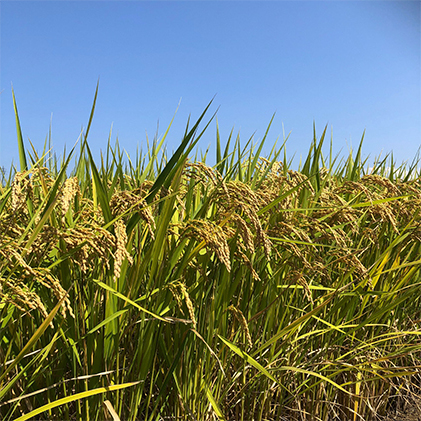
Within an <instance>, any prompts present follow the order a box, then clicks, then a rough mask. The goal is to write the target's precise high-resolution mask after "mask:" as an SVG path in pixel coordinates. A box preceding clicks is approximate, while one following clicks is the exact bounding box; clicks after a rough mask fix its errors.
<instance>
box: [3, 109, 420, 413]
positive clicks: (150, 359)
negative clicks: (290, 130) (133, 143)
mask: <svg viewBox="0 0 421 421" xmlns="http://www.w3.org/2000/svg"><path fill="white" fill-rule="evenodd" d="M15 109H16V117H17V118H16V120H17V124H18V127H19V129H18V133H21V131H20V123H19V119H18V116H17V108H15ZM92 115H93V110H92V113H91V118H90V120H91V119H92ZM204 115H205V113H204V114H203V115H202V116H201V117H200V118H199V120H198V122H197V123H196V124H195V125H194V126H193V127H192V129H189V127H187V129H186V136H185V138H184V140H183V141H182V143H181V145H180V148H179V149H178V150H177V151H176V153H175V155H174V157H175V158H174V157H173V158H171V159H169V160H167V159H166V157H165V155H164V154H163V153H161V151H160V148H161V146H162V144H163V140H164V139H162V140H161V141H160V142H159V143H158V142H157V141H154V142H153V144H152V145H151V146H150V148H149V149H148V151H147V153H146V154H144V155H142V154H139V155H138V156H137V157H136V162H132V161H131V160H130V159H128V160H127V161H123V155H122V153H121V151H120V149H119V147H118V145H116V146H115V148H111V147H110V146H108V149H107V151H106V156H105V157H102V160H101V162H100V165H96V164H95V163H94V161H93V159H92V155H91V152H90V150H89V147H88V144H87V142H86V137H87V133H85V134H84V136H83V139H82V142H81V147H80V151H79V155H78V157H77V158H76V164H75V168H74V169H73V170H72V171H70V170H69V168H68V165H69V162H70V158H71V157H72V155H73V154H74V151H72V152H71V154H70V155H69V156H67V157H66V156H65V157H63V159H62V163H61V164H59V163H58V161H57V160H55V159H54V158H53V157H51V154H50V153H46V151H45V149H46V148H44V152H43V153H42V154H41V155H40V156H38V155H37V153H36V152H35V151H34V150H33V151H32V153H28V152H27V151H25V150H24V149H23V148H24V147H23V142H22V141H20V142H19V146H20V151H21V154H20V156H21V171H15V170H13V169H12V170H11V171H10V174H9V176H6V174H3V182H2V185H1V188H0V232H1V236H0V316H1V324H0V340H1V346H0V362H1V364H0V418H1V419H2V420H16V419H18V420H21V421H22V420H26V419H30V418H33V419H37V418H40V419H41V418H42V419H49V420H63V419H66V420H88V419H89V420H104V419H114V420H115V419H121V420H150V421H153V420H169V419H171V420H217V419H221V420H244V421H249V420H282V419H285V420H324V421H328V420H369V419H380V418H381V416H382V415H384V414H385V413H386V412H387V411H388V410H389V408H390V407H392V406H393V405H397V403H398V402H399V401H400V400H403V399H407V398H410V397H411V395H413V394H414V395H416V394H419V387H420V376H419V374H417V373H419V367H420V363H421V358H420V349H421V340H420V333H421V331H420V328H419V324H420V320H421V310H420V309H421V303H420V296H421V294H420V292H421V291H420V289H421V288H420V285H421V276H420V264H421V224H420V222H421V218H420V209H421V206H420V205H421V182H420V177H419V174H418V173H417V172H416V171H417V170H416V166H412V167H409V168H406V167H399V168H396V167H395V166H394V163H393V162H390V163H389V162H386V160H385V161H382V162H378V163H377V164H375V165H374V167H373V168H371V169H370V171H368V170H364V162H361V145H360V148H359V149H358V152H357V154H356V156H355V157H354V156H353V155H352V153H350V156H349V157H348V158H347V159H346V160H345V161H341V162H339V163H336V160H335V159H333V158H332V157H329V161H328V162H329V163H327V161H326V160H325V158H324V156H323V154H322V152H321V150H322V144H323V142H324V138H325V132H326V130H325V131H324V132H323V134H322V136H321V137H320V139H319V140H317V138H316V134H315V135H314V141H313V144H312V146H311V148H310V151H309V154H308V157H307V159H306V160H305V162H304V163H303V165H302V166H301V168H300V169H299V170H298V171H293V170H292V169H291V168H290V166H289V164H288V161H287V159H286V153H285V148H284V145H283V146H282V147H280V148H279V149H276V148H274V149H273V150H272V152H271V153H270V155H269V156H268V157H266V158H263V157H260V156H259V154H260V151H261V146H262V144H260V145H259V146H258V148H257V153H256V151H255V148H254V147H253V146H252V145H251V146H248V147H247V148H244V149H241V147H240V142H239V139H237V141H236V142H235V143H234V145H233V146H232V147H231V146H230V145H231V137H230V138H229V139H228V141H227V145H226V148H225V150H224V151H222V149H221V144H220V138H219V133H218V134H217V141H216V143H217V153H216V156H217V163H216V165H214V166H213V167H210V166H208V165H207V164H206V161H205V160H204V159H202V160H201V161H198V160H195V161H192V160H190V159H189V154H190V153H191V150H192V148H193V147H194V145H195V144H196V142H197V140H198V139H199V138H200V136H201V135H202V133H203V132H200V133H199V132H198V126H199V123H200V122H201V120H203V117H204ZM208 124H209V123H208ZM89 126H90V122H89V124H88V129H89ZM206 127H207V125H206ZM206 127H205V128H206ZM167 133H168V131H167V132H166V134H167ZM166 134H165V136H166ZM165 136H164V138H165ZM265 137H266V136H265ZM281 154H282V155H283V157H284V158H283V160H280V159H279V157H280V156H281ZM29 163H30V164H29ZM68 174H70V175H68Z"/></svg>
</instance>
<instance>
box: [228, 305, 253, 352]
mask: <svg viewBox="0 0 421 421" xmlns="http://www.w3.org/2000/svg"><path fill="white" fill-rule="evenodd" d="M228 310H230V311H231V312H232V313H233V314H234V316H235V318H236V319H237V320H238V321H239V322H240V325H241V327H242V329H243V331H244V333H245V335H246V339H247V344H248V346H249V347H250V348H251V347H252V346H253V341H252V340H251V335H250V330H249V326H248V323H247V320H246V318H245V317H244V314H243V312H242V311H241V310H240V309H239V308H237V307H234V305H232V304H231V305H230V306H229V307H228Z"/></svg>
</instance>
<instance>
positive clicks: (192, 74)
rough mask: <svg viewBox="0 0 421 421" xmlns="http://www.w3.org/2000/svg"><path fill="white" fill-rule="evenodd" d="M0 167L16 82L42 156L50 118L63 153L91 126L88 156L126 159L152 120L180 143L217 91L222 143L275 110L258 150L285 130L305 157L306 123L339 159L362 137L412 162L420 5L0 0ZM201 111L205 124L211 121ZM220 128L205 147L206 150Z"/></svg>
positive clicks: (11, 147)
mask: <svg viewBox="0 0 421 421" xmlns="http://www.w3.org/2000/svg"><path fill="white" fill-rule="evenodd" d="M0 7H1V9H0V13H1V63H0V70H1V74H0V79H1V80H0V84H1V86H0V88H1V90H2V93H1V95H0V101H1V138H0V165H2V166H4V167H6V169H8V168H10V163H11V162H12V160H13V162H14V163H15V164H16V165H18V162H19V158H18V153H17V146H16V128H15V119H14V114H13V102H12V93H11V92H12V90H11V83H13V87H14V91H15V95H16V99H17V104H18V110H19V115H20V119H21V124H22V129H23V135H24V139H25V141H26V143H27V144H28V139H30V140H31V141H32V142H33V144H34V145H35V146H36V148H37V149H38V150H41V149H42V146H43V144H44V140H45V137H46V135H47V133H48V129H49V124H50V117H51V114H52V115H53V117H52V139H53V146H54V150H55V151H56V152H57V153H58V154H59V155H61V153H62V151H63V148H64V145H66V147H67V150H69V149H70V148H71V147H72V146H73V145H74V144H75V142H76V140H77V138H78V136H79V133H80V130H81V127H82V126H85V127H86V125H87V122H88V118H89V113H90V109H91V106H92V101H93V96H94V92H95V87H96V83H97V80H98V78H99V79H100V86H99V95H98V101H97V108H96V114H95V117H94V121H93V124H92V127H91V132H90V135H89V143H90V146H91V149H92V150H93V151H95V153H96V154H98V153H99V150H100V149H102V150H104V149H105V147H106V144H107V139H108V135H109V131H110V128H111V124H113V134H112V141H113V142H114V141H115V139H116V137H117V136H118V139H119V142H120V145H121V147H122V148H124V149H126V150H127V151H128V152H129V154H130V155H133V154H134V153H135V151H136V147H137V146H138V145H139V146H140V147H142V146H143V148H145V139H146V134H145V132H147V133H148V135H149V138H150V139H151V138H153V136H154V134H155V132H156V127H157V122H158V120H159V134H160V135H162V134H163V133H164V131H165V128H166V127H167V125H168V124H169V122H170V121H171V118H172V117H173V114H174V112H175V110H176V108H177V105H178V103H179V101H180V99H181V105H180V107H179V110H178V112H177V115H176V117H175V122H174V124H173V127H172V129H171V131H170V134H169V137H168V138H167V147H168V150H169V151H172V150H175V148H176V147H177V145H178V143H179V142H180V139H181V138H182V135H183V132H184V129H185V125H186V122H187V118H188V116H189V114H191V115H192V119H193V120H194V119H196V118H197V117H198V116H199V115H200V113H201V112H202V111H203V109H204V108H205V106H206V105H207V103H208V102H209V101H210V100H211V99H212V98H213V97H214V96H215V95H216V97H215V100H214V103H213V105H212V108H211V111H212V112H214V111H216V109H217V108H218V107H219V110H218V114H217V116H218V122H219V126H220V132H221V136H222V140H223V142H225V140H226V139H227V137H228V134H229V132H230V130H231V129H232V127H234V133H235V134H236V133H237V132H238V131H240V137H241V139H242V142H243V143H245V142H246V141H247V140H248V139H249V137H250V136H252V135H253V133H254V132H255V135H254V138H255V141H256V142H257V141H258V140H259V139H261V138H262V137H263V135H264V132H265V130H266V127H267V125H268V123H269V121H270V119H271V117H272V114H273V113H274V112H276V116H275V120H274V123H273V125H272V129H271V131H270V133H269V137H268V140H267V148H266V152H267V151H268V150H269V147H270V146H271V145H272V144H273V143H274V142H275V140H276V139H277V138H278V137H279V136H280V141H282V126H284V128H285V133H286V134H288V133H289V132H291V135H290V138H289V140H288V142H287V152H288V155H289V156H290V157H292V155H293V154H294V153H295V154H296V156H297V157H299V156H300V155H303V156H306V155H307V151H308V148H309V145H310V143H311V139H312V130H313V121H315V123H316V129H317V133H318V135H320V134H321V132H322V130H323V128H324V126H325V125H326V124H328V126H329V129H328V133H329V138H330V132H331V130H332V131H333V143H334V149H335V151H337V152H338V151H340V150H341V149H342V153H343V154H345V155H347V154H348V150H349V147H350V146H352V147H353V148H354V149H356V147H357V146H358V144H359V141H360V139H361V135H362V133H363V131H364V129H366V135H365V142H364V147H363V154H364V156H368V155H369V156H370V157H371V158H374V157H376V156H378V155H379V154H380V153H383V156H384V155H385V154H386V153H388V152H390V151H393V152H394V156H395V158H396V160H397V161H398V163H400V162H402V161H405V160H408V161H411V160H412V158H413V157H414V155H415V154H416V152H417V150H418V148H419V147H420V145H421V105H420V103H421V84H420V79H421V58H420V50H421V48H420V44H421V35H420V21H421V16H420V3H419V2H418V1H308V2H307V1H271V2H263V1H255V2H249V1H247V2H246V1H235V2H228V1H226V2H225V1H213V2H205V1H187V2H176V1H167V2H144V1H126V2H123V1H109V2H106V1H103V2H102V1H90V2H88V1H73V2H70V1H1V3H0ZM212 112H211V113H210V114H209V117H210V116H211V115H212ZM215 127H216V125H215V122H212V123H211V126H210V128H209V129H208V131H207V133H206V134H205V136H204V138H203V140H202V141H201V143H200V146H199V147H200V149H201V150H202V151H204V150H205V149H206V148H207V147H208V146H209V145H210V148H211V152H210V154H211V157H212V156H213V155H214V150H215Z"/></svg>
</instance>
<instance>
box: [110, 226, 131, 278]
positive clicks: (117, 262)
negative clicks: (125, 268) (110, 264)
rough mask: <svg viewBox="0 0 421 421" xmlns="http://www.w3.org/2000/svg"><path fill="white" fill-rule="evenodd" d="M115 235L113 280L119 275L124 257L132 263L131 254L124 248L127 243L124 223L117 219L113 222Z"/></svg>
mask: <svg viewBox="0 0 421 421" xmlns="http://www.w3.org/2000/svg"><path fill="white" fill-rule="evenodd" d="M114 227H115V235H116V252H115V254H114V275H113V280H114V282H116V281H117V279H118V278H119V277H120V273H121V265H122V264H123V261H124V259H127V261H128V262H129V264H132V263H133V258H132V256H131V255H130V254H129V253H128V252H127V250H126V244H127V233H126V225H125V224H124V222H123V221H122V220H121V219H119V220H118V221H117V222H116V223H115V224H114Z"/></svg>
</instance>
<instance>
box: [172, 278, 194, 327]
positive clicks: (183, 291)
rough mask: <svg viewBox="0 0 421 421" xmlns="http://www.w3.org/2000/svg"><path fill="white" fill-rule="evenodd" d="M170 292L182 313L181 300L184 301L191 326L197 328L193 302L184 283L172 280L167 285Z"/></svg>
mask: <svg viewBox="0 0 421 421" xmlns="http://www.w3.org/2000/svg"><path fill="white" fill-rule="evenodd" d="M168 288H169V289H170V291H171V293H172V294H173V296H174V298H175V299H176V300H177V304H178V308H179V309H180V311H181V313H182V314H184V313H183V300H184V302H185V303H186V307H187V310H188V312H189V317H190V320H191V323H192V324H193V328H194V329H196V328H197V320H196V316H195V314H194V307H193V302H192V300H191V299H190V295H189V293H188V291H187V287H186V284H184V283H183V282H172V283H171V284H169V285H168Z"/></svg>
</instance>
